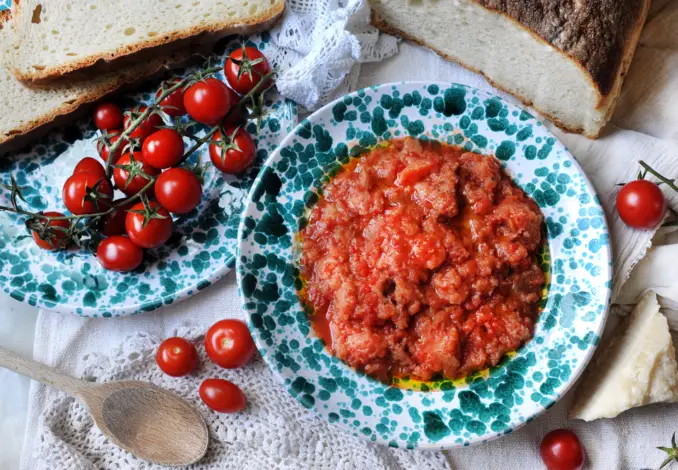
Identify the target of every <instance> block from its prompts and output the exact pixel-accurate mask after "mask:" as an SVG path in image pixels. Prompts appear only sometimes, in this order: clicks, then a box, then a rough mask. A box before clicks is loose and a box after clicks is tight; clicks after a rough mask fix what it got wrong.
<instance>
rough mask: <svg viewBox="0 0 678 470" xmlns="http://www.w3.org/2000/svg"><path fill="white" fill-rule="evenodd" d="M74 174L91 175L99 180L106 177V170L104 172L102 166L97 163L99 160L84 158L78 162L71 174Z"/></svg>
mask: <svg viewBox="0 0 678 470" xmlns="http://www.w3.org/2000/svg"><path fill="white" fill-rule="evenodd" d="M76 173H92V174H93V175H96V176H98V177H99V178H105V177H106V170H104V166H103V165H102V164H101V163H100V162H99V160H95V159H94V158H92V157H85V158H83V159H82V160H80V161H79V162H78V164H77V165H75V168H74V169H73V174H76Z"/></svg>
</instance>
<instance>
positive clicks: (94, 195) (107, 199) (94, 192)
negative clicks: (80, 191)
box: [82, 178, 113, 212]
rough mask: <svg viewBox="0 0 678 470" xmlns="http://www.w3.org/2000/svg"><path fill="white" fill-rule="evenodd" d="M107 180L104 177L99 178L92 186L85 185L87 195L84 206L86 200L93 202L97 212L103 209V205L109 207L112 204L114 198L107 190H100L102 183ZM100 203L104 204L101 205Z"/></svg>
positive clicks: (83, 201) (83, 204) (83, 202)
mask: <svg viewBox="0 0 678 470" xmlns="http://www.w3.org/2000/svg"><path fill="white" fill-rule="evenodd" d="M104 181H105V179H104V178H99V180H98V181H97V182H96V183H94V185H93V186H92V187H89V186H87V187H85V197H84V198H83V199H82V206H83V207H84V206H85V203H86V202H88V201H89V202H92V203H93V204H94V207H95V208H96V212H99V211H100V210H101V209H102V206H103V207H104V208H106V209H108V208H109V207H110V206H111V201H112V200H113V198H112V197H111V196H110V195H108V194H106V193H105V192H102V191H99V188H100V187H101V184H102V183H103V182H104ZM100 204H101V205H102V206H100Z"/></svg>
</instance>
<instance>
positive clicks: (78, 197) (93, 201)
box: [62, 173, 113, 215]
mask: <svg viewBox="0 0 678 470" xmlns="http://www.w3.org/2000/svg"><path fill="white" fill-rule="evenodd" d="M88 190H89V191H88ZM88 192H89V195H88ZM62 196H63V200H64V205H65V206H66V208H67V209H68V210H69V211H71V212H72V213H73V214H77V215H82V214H93V213H95V212H101V211H105V210H106V209H108V208H109V207H111V201H112V200H113V188H112V187H111V183H109V182H108V180H107V179H105V178H101V177H100V176H97V175H95V174H93V173H75V174H74V175H72V176H71V177H70V178H68V179H67V180H66V182H65V183H64V190H63V195H62Z"/></svg>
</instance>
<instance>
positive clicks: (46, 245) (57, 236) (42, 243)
mask: <svg viewBox="0 0 678 470" xmlns="http://www.w3.org/2000/svg"><path fill="white" fill-rule="evenodd" d="M42 215H45V216H47V217H63V216H64V214H62V213H61V212H54V211H51V212H44V213H43V214H42ZM49 226H50V227H62V228H64V229H68V226H69V223H68V220H65V219H64V220H52V221H50V222H49ZM31 235H33V240H34V241H35V244H36V245H38V246H39V247H40V248H42V249H43V250H47V251H57V250H63V249H64V248H66V247H67V246H68V245H69V240H68V238H67V236H66V232H62V231H60V230H56V231H55V232H54V235H53V236H52V237H50V238H49V240H43V239H42V238H40V236H39V235H38V232H36V231H35V230H33V231H31Z"/></svg>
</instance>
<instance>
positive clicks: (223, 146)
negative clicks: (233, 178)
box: [210, 126, 256, 174]
mask: <svg viewBox="0 0 678 470" xmlns="http://www.w3.org/2000/svg"><path fill="white" fill-rule="evenodd" d="M236 129H237V132H236ZM224 130H225V131H226V137H223V136H222V134H221V131H217V132H216V134H214V136H213V137H212V143H211V144H210V159H211V160H212V163H214V166H216V167H217V168H219V169H220V170H221V171H223V172H224V173H230V174H236V173H241V172H242V171H244V170H246V169H247V167H249V166H250V165H251V164H252V162H253V161H254V155H255V153H256V148H255V146H254V141H253V140H252V137H250V135H249V134H248V133H247V131H245V130H244V129H243V128H242V127H239V128H236V127H232V126H229V127H226V128H225V129H224ZM234 134H235V135H234Z"/></svg>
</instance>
